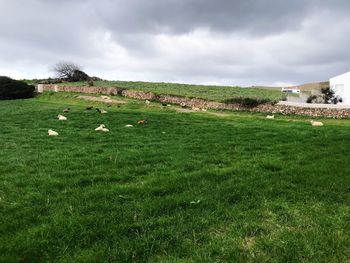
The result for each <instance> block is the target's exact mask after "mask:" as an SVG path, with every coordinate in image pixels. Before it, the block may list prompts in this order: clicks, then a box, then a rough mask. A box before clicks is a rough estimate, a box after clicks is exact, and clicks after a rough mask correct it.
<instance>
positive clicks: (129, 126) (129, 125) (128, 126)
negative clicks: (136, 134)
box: [125, 124, 134, 128]
mask: <svg viewBox="0 0 350 263" xmlns="http://www.w3.org/2000/svg"><path fill="white" fill-rule="evenodd" d="M125 127H127V128H131V127H134V125H131V124H127V125H125Z"/></svg>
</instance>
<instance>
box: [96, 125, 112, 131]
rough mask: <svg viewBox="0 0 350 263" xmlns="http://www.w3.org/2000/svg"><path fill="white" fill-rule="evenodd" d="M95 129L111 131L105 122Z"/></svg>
mask: <svg viewBox="0 0 350 263" xmlns="http://www.w3.org/2000/svg"><path fill="white" fill-rule="evenodd" d="M95 131H103V132H109V130H108V129H107V128H106V126H105V125H104V124H101V125H100V126H98V127H97V128H96V129H95Z"/></svg>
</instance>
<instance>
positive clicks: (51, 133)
mask: <svg viewBox="0 0 350 263" xmlns="http://www.w3.org/2000/svg"><path fill="white" fill-rule="evenodd" d="M47 132H48V134H49V136H57V135H58V132H55V131H54V130H51V129H50V130H48V131H47Z"/></svg>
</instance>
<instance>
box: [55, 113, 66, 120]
mask: <svg viewBox="0 0 350 263" xmlns="http://www.w3.org/2000/svg"><path fill="white" fill-rule="evenodd" d="M57 118H58V119H59V120H60V121H66V120H67V117H65V116H63V115H61V114H60V115H58V116H57Z"/></svg>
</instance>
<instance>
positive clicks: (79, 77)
mask: <svg viewBox="0 0 350 263" xmlns="http://www.w3.org/2000/svg"><path fill="white" fill-rule="evenodd" d="M88 80H90V77H89V75H88V74H86V73H85V72H84V71H81V70H78V69H76V70H74V72H73V75H72V77H71V78H70V79H68V81H69V82H77V81H88Z"/></svg>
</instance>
